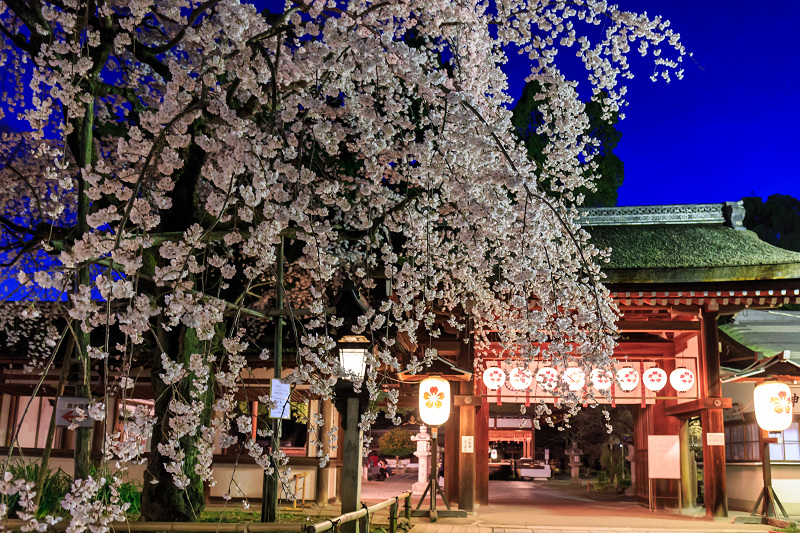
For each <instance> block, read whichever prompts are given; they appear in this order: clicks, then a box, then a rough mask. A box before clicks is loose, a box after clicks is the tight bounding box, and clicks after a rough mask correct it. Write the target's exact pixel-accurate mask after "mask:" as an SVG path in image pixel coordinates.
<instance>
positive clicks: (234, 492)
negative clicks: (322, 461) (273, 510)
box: [211, 465, 335, 500]
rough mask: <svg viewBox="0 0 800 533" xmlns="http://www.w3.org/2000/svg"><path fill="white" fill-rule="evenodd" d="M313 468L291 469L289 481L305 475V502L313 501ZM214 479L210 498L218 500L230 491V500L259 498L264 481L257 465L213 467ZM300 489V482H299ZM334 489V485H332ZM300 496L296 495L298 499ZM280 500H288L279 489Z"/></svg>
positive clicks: (314, 484) (314, 474)
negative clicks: (214, 483) (295, 475)
mask: <svg viewBox="0 0 800 533" xmlns="http://www.w3.org/2000/svg"><path fill="white" fill-rule="evenodd" d="M315 470H316V469H315V467H313V466H300V467H297V466H295V467H292V469H291V474H290V475H289V478H290V479H292V480H293V479H294V476H293V475H294V474H301V473H304V472H305V473H307V474H308V475H307V476H306V478H305V479H306V500H313V499H314V496H315V489H316V483H317V476H316V471H315ZM214 479H216V480H217V484H216V485H214V486H213V487H211V497H212V498H220V497H223V496H224V495H225V494H227V493H228V491H230V495H231V498H261V489H262V486H263V482H264V481H263V480H264V471H263V470H262V469H261V467H260V466H258V465H215V466H214ZM300 487H302V481H301V482H300ZM334 487H335V485H334ZM294 489H295V487H294V481H292V482H291V483H290V485H289V490H290V491H293V490H294ZM300 497H301V494H298V498H300ZM281 499H284V500H286V499H288V498H287V497H286V494H285V491H284V490H283V488H281Z"/></svg>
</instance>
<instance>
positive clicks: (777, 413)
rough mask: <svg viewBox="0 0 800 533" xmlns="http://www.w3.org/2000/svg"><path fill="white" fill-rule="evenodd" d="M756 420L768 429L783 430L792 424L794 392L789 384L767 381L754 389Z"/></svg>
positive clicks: (764, 428)
mask: <svg viewBox="0 0 800 533" xmlns="http://www.w3.org/2000/svg"><path fill="white" fill-rule="evenodd" d="M753 404H754V406H755V409H756V422H758V425H759V427H761V429H763V430H766V431H783V430H784V429H786V428H788V427H789V426H790V425H791V424H792V393H791V391H790V390H789V385H787V384H786V383H781V382H779V381H767V382H765V383H762V384H761V385H759V386H757V387H756V388H755V390H754V391H753Z"/></svg>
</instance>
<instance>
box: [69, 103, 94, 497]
mask: <svg viewBox="0 0 800 533" xmlns="http://www.w3.org/2000/svg"><path fill="white" fill-rule="evenodd" d="M85 113H86V114H85V115H84V117H83V120H82V121H81V124H80V126H79V127H80V132H79V134H78V135H80V141H81V150H80V152H79V153H78V156H77V159H78V161H77V163H78V166H79V167H80V168H82V169H86V170H87V171H88V170H89V169H90V168H91V165H92V153H93V150H94V137H93V135H92V133H93V128H94V100H91V101H90V102H88V103H87V104H86V106H85ZM87 188H88V184H87V183H86V180H85V179H83V177H80V178H79V179H78V218H77V221H76V224H77V238H78V239H80V238H82V237H83V235H84V234H85V233H86V232H87V231H88V230H89V226H88V223H87V220H88V219H87V217H88V216H89V208H90V204H89V197H88V196H87V195H86V189H87ZM90 285H91V274H90V272H89V265H88V264H85V263H84V264H82V265H80V266H79V267H78V276H77V280H76V284H75V291H76V294H77V291H78V290H79V287H81V286H86V287H89V286H90ZM73 324H74V334H75V336H76V337H77V339H76V356H77V357H76V360H77V364H78V373H79V374H78V375H79V377H78V383H77V384H76V387H75V389H76V390H75V393H76V394H75V395H76V396H78V397H80V398H91V397H92V388H91V381H90V380H91V377H90V366H91V361H90V360H89V343H90V342H91V341H90V339H89V334H88V333H86V332H85V331H83V328H82V327H81V324H80V322H79V321H77V320H76V321H74V322H73ZM91 444H92V428H91V427H78V428H77V429H76V430H75V455H74V459H75V463H74V471H73V474H74V479H75V480H76V481H77V480H78V479H86V478H87V477H88V476H89V464H90V461H91Z"/></svg>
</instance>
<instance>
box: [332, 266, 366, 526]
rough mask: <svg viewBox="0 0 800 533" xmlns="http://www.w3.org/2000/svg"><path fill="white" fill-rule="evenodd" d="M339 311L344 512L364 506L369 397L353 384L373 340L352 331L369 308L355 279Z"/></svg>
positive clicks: (348, 283)
mask: <svg viewBox="0 0 800 533" xmlns="http://www.w3.org/2000/svg"><path fill="white" fill-rule="evenodd" d="M335 307H336V315H337V316H339V317H341V318H344V323H343V324H342V326H340V327H339V328H338V331H337V332H336V333H335V335H334V338H335V339H337V341H336V350H337V351H338V360H339V365H340V366H341V372H342V375H343V378H342V379H340V380H339V381H338V382H337V383H336V387H335V391H334V393H335V400H334V404H335V405H336V409H337V410H338V411H339V414H340V415H341V417H342V429H343V430H344V445H343V447H342V483H341V500H342V513H343V514H344V513H349V512H352V511H358V510H359V509H361V449H362V447H363V432H362V430H361V426H360V422H361V413H362V412H363V411H364V409H365V408H366V404H367V402H368V401H369V396H368V395H367V391H366V387H363V386H361V387H360V389H359V390H355V387H354V384H358V383H360V382H361V381H362V380H363V379H364V373H365V370H366V366H367V353H368V352H369V350H370V348H371V345H372V343H371V342H370V341H369V339H368V338H367V337H364V336H363V335H353V334H352V329H351V326H352V325H353V324H354V323H355V322H356V320H357V319H358V317H359V316H361V315H362V314H364V312H365V311H366V308H367V306H366V304H364V302H362V301H361V299H360V298H359V296H358V294H357V293H356V288H355V285H354V284H353V282H352V281H350V280H346V281H345V283H344V286H343V287H342V290H341V293H340V294H339V298H338V299H337V301H336V304H335ZM358 529H359V521H358V520H356V521H352V522H347V523H345V524H342V527H341V531H342V533H358Z"/></svg>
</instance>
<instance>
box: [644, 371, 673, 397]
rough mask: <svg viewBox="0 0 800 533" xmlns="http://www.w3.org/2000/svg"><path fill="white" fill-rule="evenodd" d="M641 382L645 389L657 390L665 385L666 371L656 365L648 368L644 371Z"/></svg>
mask: <svg viewBox="0 0 800 533" xmlns="http://www.w3.org/2000/svg"><path fill="white" fill-rule="evenodd" d="M642 382H643V383H644V386H645V387H647V390H649V391H651V392H658V391H660V390H661V389H663V388H664V387H665V386H666V385H667V373H666V372H664V371H663V370H661V369H660V368H658V367H657V366H654V367H651V368H648V369H647V370H645V371H644V375H643V376H642Z"/></svg>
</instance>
